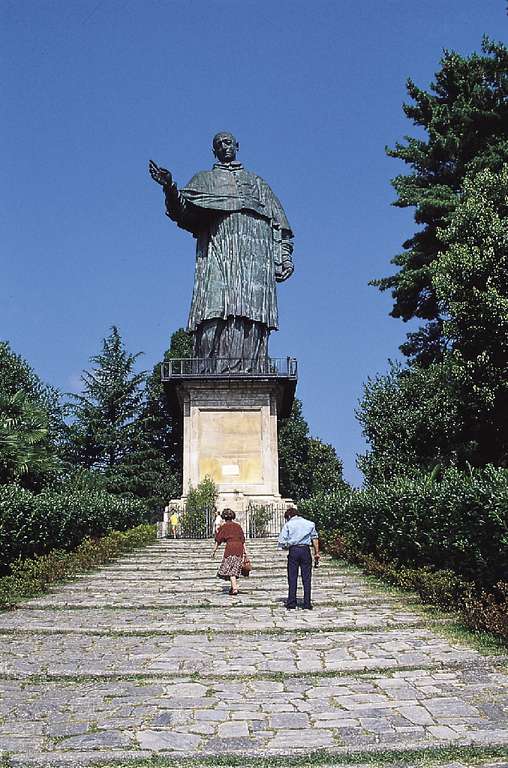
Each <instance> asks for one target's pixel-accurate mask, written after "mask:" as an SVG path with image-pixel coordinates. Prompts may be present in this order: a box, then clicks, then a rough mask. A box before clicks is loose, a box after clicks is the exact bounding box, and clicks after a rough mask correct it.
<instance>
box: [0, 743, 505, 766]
mask: <svg viewBox="0 0 508 768" xmlns="http://www.w3.org/2000/svg"><path fill="white" fill-rule="evenodd" d="M505 760H508V747H470V746H463V747H421V748H417V749H379V750H373V751H366V750H358V751H349V750H348V751H344V752H340V753H335V754H331V753H329V752H327V751H326V750H316V751H314V752H309V753H307V754H305V755H302V754H292V755H277V756H274V757H263V756H262V755H260V756H259V757H252V756H250V755H241V754H237V755H230V756H227V755H224V756H222V755H210V756H203V757H201V758H179V757H177V756H169V755H168V756H162V755H157V756H153V757H149V758H135V757H134V758H128V759H125V758H124V759H122V758H119V759H117V760H111V759H107V760H104V761H100V760H99V761H95V760H94V763H93V765H94V767H95V768H166V767H167V768H288V766H291V768H315V766H323V767H326V768H334V766H337V768H338V767H339V766H358V767H359V766H370V767H371V768H376V767H377V766H379V768H383V767H384V766H386V767H388V766H394V768H395V767H397V768H403V767H404V766H418V768H434V767H435V768H437V767H438V766H450V768H451V764H453V766H454V768H457V764H458V763H460V765H467V766H479V765H482V764H485V763H486V762H487V761H488V762H489V766H490V765H492V764H493V763H494V764H495V763H496V762H500V761H505ZM35 765H40V763H34V762H31V761H26V762H25V761H24V762H22V763H21V762H19V761H18V760H16V762H15V763H14V762H13V761H12V760H11V759H10V757H9V755H8V754H6V755H5V756H4V757H2V758H0V768H31V766H35ZM44 765H45V766H46V768H51V766H58V765H61V762H60V761H59V760H55V761H54V763H51V762H45V763H44ZM80 765H81V764H80V762H79V755H76V759H75V760H74V761H73V768H80Z"/></svg>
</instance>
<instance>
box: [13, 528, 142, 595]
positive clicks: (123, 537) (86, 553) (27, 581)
mask: <svg viewBox="0 0 508 768" xmlns="http://www.w3.org/2000/svg"><path fill="white" fill-rule="evenodd" d="M155 537H156V529H155V526H153V525H139V526H137V527H136V528H132V529H131V530H129V531H125V532H120V531H112V532H111V533H109V534H108V535H107V536H104V537H103V538H101V539H98V540H95V541H94V540H93V539H90V538H86V539H85V540H84V541H83V542H81V544H80V545H79V546H78V547H77V548H76V549H75V550H74V551H73V552H65V551H63V550H61V549H55V550H52V551H51V552H49V553H48V554H47V555H41V556H39V557H34V558H27V559H24V560H23V559H22V558H20V559H19V560H17V561H16V562H15V563H13V564H12V566H11V569H10V573H9V575H8V576H3V577H2V578H0V610H2V609H3V610H5V609H6V608H12V607H13V606H15V605H16V604H17V603H19V602H20V601H21V600H26V599H28V598H30V597H34V596H35V595H38V594H40V593H41V592H44V591H45V590H46V588H47V586H48V585H49V584H52V583H54V582H55V581H59V580H61V579H64V578H70V577H72V576H74V575H76V574H77V573H80V572H82V571H86V570H90V569H93V568H96V567H97V566H99V565H101V564H102V563H106V562H108V561H109V560H112V559H113V558H114V557H117V556H118V555H120V554H121V553H123V552H130V551H132V550H133V549H137V548H138V547H143V546H146V545H147V544H150V543H151V542H152V541H155Z"/></svg>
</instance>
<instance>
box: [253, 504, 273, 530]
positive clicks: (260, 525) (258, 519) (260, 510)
mask: <svg viewBox="0 0 508 768" xmlns="http://www.w3.org/2000/svg"><path fill="white" fill-rule="evenodd" d="M272 516H273V511H272V508H271V506H270V505H269V504H268V505H259V506H258V505H255V504H250V505H249V508H248V519H249V526H250V535H251V536H254V537H257V538H261V537H262V536H266V535H267V532H268V524H269V523H270V522H271V519H272Z"/></svg>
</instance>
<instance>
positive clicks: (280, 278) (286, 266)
mask: <svg viewBox="0 0 508 768" xmlns="http://www.w3.org/2000/svg"><path fill="white" fill-rule="evenodd" d="M294 269H295V268H294V266H293V262H292V261H284V262H283V264H282V269H281V271H280V273H279V274H278V275H277V276H276V277H275V279H276V281H277V282H278V283H283V282H284V280H287V279H288V277H291V275H292V274H293V272H294Z"/></svg>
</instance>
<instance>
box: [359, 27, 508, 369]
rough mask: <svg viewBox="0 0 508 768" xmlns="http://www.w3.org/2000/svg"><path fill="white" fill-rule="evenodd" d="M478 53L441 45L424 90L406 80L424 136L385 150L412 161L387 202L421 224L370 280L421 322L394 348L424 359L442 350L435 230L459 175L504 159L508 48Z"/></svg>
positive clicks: (454, 200) (455, 194)
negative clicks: (388, 270) (383, 272)
mask: <svg viewBox="0 0 508 768" xmlns="http://www.w3.org/2000/svg"><path fill="white" fill-rule="evenodd" d="M482 54H483V55H478V54H476V53H474V54H472V55H471V56H469V57H462V56H460V55H459V54H457V53H455V52H453V51H445V52H444V56H443V58H442V60H441V69H440V70H439V71H438V72H437V73H436V76H435V81H434V82H433V83H431V85H430V90H429V91H425V90H422V89H421V88H418V87H417V86H416V85H415V83H414V82H413V81H412V80H408V82H407V91H408V94H409V96H410V98H411V100H412V102H411V103H410V104H404V105H403V109H404V112H405V114H406V115H407V117H408V118H410V119H411V120H412V121H413V123H414V124H415V125H416V126H418V127H419V128H421V129H423V131H424V132H425V133H426V138H414V137H406V143H405V144H402V143H397V144H396V146H395V148H394V149H390V150H387V151H388V154H389V155H390V156H391V157H395V158H398V159H400V160H403V161H404V162H405V163H406V164H407V165H408V166H410V168H411V173H410V174H408V175H400V176H397V177H396V178H395V179H394V180H393V182H392V183H393V186H394V188H395V190H396V192H397V200H396V201H395V203H394V205H396V206H398V207H401V208H406V207H414V208H415V209H416V210H415V221H416V223H417V224H418V225H421V227H422V228H421V229H419V230H418V231H417V232H416V233H415V234H414V235H413V237H411V238H410V239H408V240H407V241H406V242H405V243H404V246H403V247H404V251H403V253H401V254H399V255H397V256H395V258H394V259H393V260H392V263H393V264H395V265H396V267H398V271H397V272H396V274H394V275H392V276H390V277H387V278H383V279H380V280H376V281H373V284H374V285H377V286H378V287H379V288H380V289H381V290H387V289H390V290H391V291H392V296H393V298H394V305H393V309H392V312H391V314H392V316H393V317H400V318H402V319H403V320H405V321H406V320H410V319H412V318H421V319H423V320H425V321H426V322H425V324H424V325H423V326H422V327H421V328H420V330H419V331H417V332H415V333H410V334H408V340H407V342H406V343H405V344H404V345H403V346H402V347H401V349H402V351H403V352H404V353H405V354H406V355H408V356H410V357H411V358H413V359H415V360H417V361H418V362H419V363H421V364H424V365H428V364H430V363H431V362H432V361H435V360H439V359H441V358H442V356H443V353H444V350H445V349H446V340H445V337H444V332H443V316H442V314H441V311H440V306H439V300H438V297H437V296H436V291H435V287H434V285H433V282H432V264H433V262H434V261H435V259H436V258H437V254H438V253H439V252H440V251H441V250H443V247H444V246H445V243H444V241H443V239H442V236H441V230H442V229H443V227H446V225H447V224H448V222H449V221H450V217H451V214H452V213H453V211H454V210H455V208H456V206H457V204H458V202H459V200H460V194H461V192H462V190H463V187H464V179H465V178H466V176H467V175H468V174H469V175H470V174H473V173H475V172H477V171H479V170H481V169H486V168H487V169H490V170H493V171H498V170H499V169H500V168H501V166H502V165H503V163H505V162H507V161H508V99H507V96H508V49H507V48H506V47H505V46H504V45H502V44H500V43H495V42H493V41H491V40H489V39H487V38H484V40H483V43H482Z"/></svg>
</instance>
